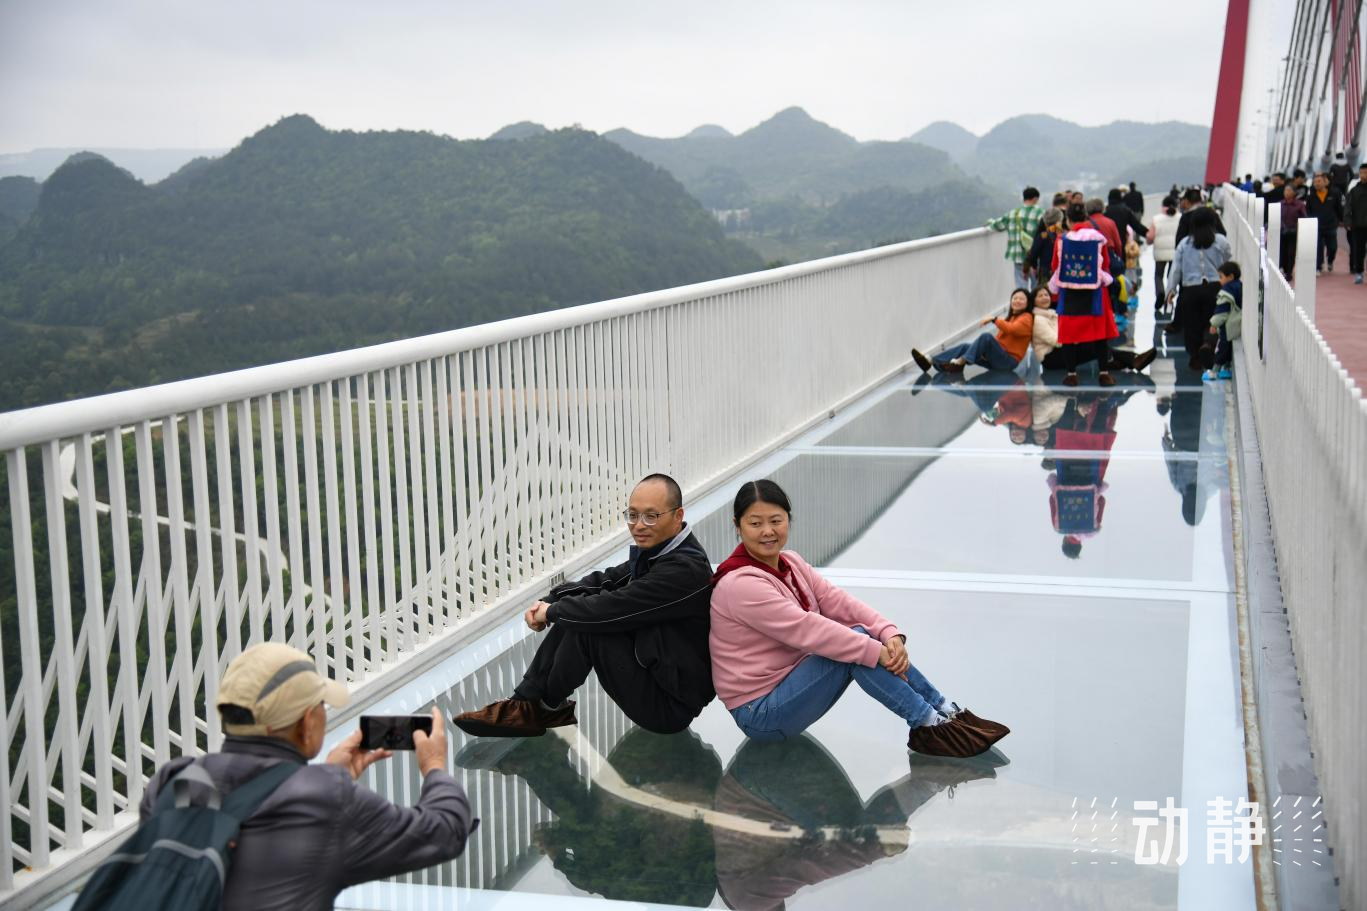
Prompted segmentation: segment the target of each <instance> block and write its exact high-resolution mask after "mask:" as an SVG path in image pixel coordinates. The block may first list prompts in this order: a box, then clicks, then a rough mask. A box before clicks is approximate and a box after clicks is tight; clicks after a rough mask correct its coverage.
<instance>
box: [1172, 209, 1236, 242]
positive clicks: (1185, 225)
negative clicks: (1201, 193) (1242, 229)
mask: <svg viewBox="0 0 1367 911" xmlns="http://www.w3.org/2000/svg"><path fill="white" fill-rule="evenodd" d="M1195 211H1196V206H1192V207H1191V208H1190V209H1188V210H1187V211H1185V212H1183V213H1182V217H1181V218H1179V219H1177V237H1176V238H1175V239H1174V240H1173V242H1172V244H1173V247H1174V248H1175V247H1176V246H1177V245H1178V244H1180V243H1181V242H1182V238H1184V237H1186V236H1187V235H1188V234H1190V233H1191V213H1193V212H1195ZM1215 233H1216V234H1224V235H1226V236H1228V234H1229V232H1228V231H1226V230H1225V223H1224V222H1223V221H1221V219H1220V216H1219V215H1216V216H1215Z"/></svg>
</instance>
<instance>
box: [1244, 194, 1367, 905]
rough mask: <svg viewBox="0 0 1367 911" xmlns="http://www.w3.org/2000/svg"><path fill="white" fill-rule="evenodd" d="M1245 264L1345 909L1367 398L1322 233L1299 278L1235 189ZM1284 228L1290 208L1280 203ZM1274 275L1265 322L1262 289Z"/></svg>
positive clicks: (1251, 386) (1268, 454) (1294, 624)
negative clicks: (1327, 272) (1318, 324)
mask: <svg viewBox="0 0 1367 911" xmlns="http://www.w3.org/2000/svg"><path fill="white" fill-rule="evenodd" d="M1223 193H1224V223H1225V227H1226V229H1227V230H1228V231H1229V238H1230V241H1231V243H1232V245H1233V249H1234V256H1235V258H1236V259H1237V260H1238V262H1239V265H1240V268H1241V269H1242V271H1243V275H1244V325H1243V342H1242V344H1243V352H1244V358H1243V363H1244V366H1245V371H1244V374H1243V379H1244V380H1245V382H1246V385H1247V386H1248V389H1247V391H1248V393H1249V394H1250V398H1251V402H1252V406H1253V413H1254V418H1255V420H1256V422H1257V425H1258V438H1259V443H1260V448H1261V454H1262V467H1263V477H1264V481H1265V486H1266V490H1267V499H1268V509H1269V512H1270V514H1271V517H1272V537H1273V541H1274V543H1275V547H1276V551H1277V568H1278V572H1279V574H1280V577H1281V587H1282V598H1283V601H1284V603H1285V605H1286V610H1287V616H1288V619H1289V622H1290V627H1291V634H1292V639H1293V642H1294V643H1295V652H1296V666H1297V670H1298V672H1299V674H1300V677H1301V695H1302V697H1303V698H1304V700H1305V705H1306V717H1307V720H1308V727H1309V732H1310V741H1311V744H1312V748H1313V751H1314V755H1315V770H1316V772H1317V773H1318V774H1319V781H1320V786H1321V790H1322V791H1323V793H1324V797H1325V802H1324V816H1325V821H1326V822H1327V823H1328V827H1329V831H1330V833H1331V836H1332V838H1333V842H1334V845H1335V851H1334V861H1335V866H1336V868H1337V873H1338V875H1339V880H1340V883H1339V889H1340V895H1341V898H1342V900H1343V905H1344V907H1345V908H1361V907H1364V905H1367V866H1364V864H1365V862H1367V815H1364V812H1365V811H1367V806H1364V805H1363V792H1364V789H1365V788H1364V783H1367V547H1364V542H1367V403H1364V401H1363V398H1362V390H1361V388H1359V386H1358V385H1357V384H1356V383H1355V382H1354V381H1353V380H1352V379H1351V378H1350V377H1349V376H1348V373H1347V372H1346V371H1345V370H1344V369H1343V367H1342V365H1340V363H1339V361H1338V358H1336V357H1335V356H1334V354H1333V352H1332V351H1330V350H1329V346H1328V345H1326V344H1325V342H1324V339H1323V337H1321V335H1320V333H1319V332H1318V331H1317V330H1316V329H1315V323H1314V314H1315V303H1314V299H1315V293H1314V292H1315V233H1316V225H1315V222H1314V220H1313V219H1309V220H1305V219H1303V220H1302V221H1301V222H1300V224H1301V225H1302V226H1303V227H1301V229H1300V231H1299V232H1298V233H1299V236H1298V238H1297V244H1298V248H1297V251H1296V269H1295V275H1296V278H1297V282H1296V288H1295V289H1294V290H1293V289H1292V288H1291V287H1290V285H1288V283H1287V281H1286V279H1285V278H1284V277H1283V276H1282V274H1281V271H1280V270H1279V268H1278V258H1279V254H1280V250H1279V249H1278V247H1279V244H1276V243H1274V244H1271V245H1270V246H1266V247H1265V246H1264V244H1263V243H1262V240H1263V216H1264V212H1265V208H1264V204H1263V201H1262V200H1260V199H1258V198H1256V197H1254V196H1253V195H1251V194H1249V193H1244V192H1243V191H1241V190H1237V189H1235V188H1233V187H1231V186H1228V185H1226V186H1225V187H1224V188H1223ZM1267 214H1268V215H1269V216H1270V218H1269V221H1268V225H1267V236H1268V237H1272V238H1277V237H1279V236H1280V221H1281V219H1280V206H1274V207H1272V209H1271V211H1270V212H1268V213H1267ZM1259 275H1261V276H1262V283H1263V296H1262V308H1261V321H1260V318H1259V312H1260V311H1259V307H1258V296H1257V288H1258V282H1257V278H1258V276H1259Z"/></svg>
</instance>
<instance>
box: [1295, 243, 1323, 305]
mask: <svg viewBox="0 0 1367 911" xmlns="http://www.w3.org/2000/svg"><path fill="white" fill-rule="evenodd" d="M1296 228H1297V231H1296V306H1297V307H1300V308H1301V309H1302V310H1304V311H1305V316H1306V318H1307V319H1309V320H1310V322H1311V323H1314V322H1315V245H1316V244H1317V243H1318V242H1319V234H1320V223H1319V220H1318V219H1314V218H1302V219H1300V220H1299V221H1297V222H1296Z"/></svg>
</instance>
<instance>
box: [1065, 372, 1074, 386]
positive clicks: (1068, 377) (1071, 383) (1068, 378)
mask: <svg viewBox="0 0 1367 911" xmlns="http://www.w3.org/2000/svg"><path fill="white" fill-rule="evenodd" d="M1063 385H1065V386H1076V385H1077V374H1076V373H1069V374H1067V375H1066V376H1064V378H1063Z"/></svg>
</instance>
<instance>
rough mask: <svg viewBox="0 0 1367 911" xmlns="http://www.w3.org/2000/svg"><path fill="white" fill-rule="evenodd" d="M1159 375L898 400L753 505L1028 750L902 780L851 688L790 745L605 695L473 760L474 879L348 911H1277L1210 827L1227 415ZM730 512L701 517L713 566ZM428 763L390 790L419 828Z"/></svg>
mask: <svg viewBox="0 0 1367 911" xmlns="http://www.w3.org/2000/svg"><path fill="white" fill-rule="evenodd" d="M1163 365H1164V362H1163V361H1160V363H1159V365H1156V366H1155V368H1154V370H1153V371H1151V372H1152V374H1153V376H1154V377H1156V380H1150V379H1149V378H1148V377H1145V378H1144V381H1143V382H1139V383H1136V384H1133V385H1129V386H1120V387H1117V388H1116V389H1114V390H1109V391H1104V390H1097V389H1085V388H1084V389H1073V390H1067V389H1060V388H1054V387H1049V386H1042V385H1040V384H1038V383H1036V382H1031V383H1029V384H1026V385H1018V384H1016V383H1015V378H1014V377H1012V378H1009V379H1008V380H1007V381H1005V382H1000V381H997V382H993V381H990V380H991V379H994V378H989V381H983V380H979V381H977V382H974V381H973V380H969V381H968V382H966V383H964V384H962V385H959V384H951V385H948V386H947V385H945V384H940V383H924V382H923V383H921V384H920V385H919V386H918V385H917V384H916V383H915V382H914V381H913V382H907V381H899V382H896V383H891V384H889V385H888V386H886V387H884V388H883V389H881V390H880V391H878V392H877V393H875V394H873V395H871V396H870V397H869V398H868V399H867V400H866V401H864V402H862V403H859V404H857V405H856V406H854V407H853V408H851V409H849V410H848V411H847V412H846V413H844V414H842V415H841V416H839V418H837V419H836V420H834V421H832V422H830V423H829V424H827V425H825V426H823V427H822V428H820V429H818V430H816V431H813V432H812V433H809V434H807V435H806V436H805V437H803V438H801V439H799V440H796V441H795V442H794V443H793V444H792V445H791V446H789V447H787V448H785V449H784V450H782V451H780V452H776V453H774V454H772V455H771V456H770V457H769V458H768V459H767V461H766V462H764V463H763V464H761V465H760V466H757V467H756V468H754V469H753V470H752V471H750V472H748V473H747V475H746V476H747V477H750V476H769V477H773V478H775V479H776V480H778V481H779V483H780V484H782V485H783V486H784V487H785V488H786V489H787V491H788V493H789V494H790V496H791V497H792V499H793V503H794V511H795V524H794V529H793V535H792V539H791V546H792V547H793V548H794V549H795V550H797V551H799V552H800V553H802V554H804V555H805V556H806V557H807V558H808V559H809V560H810V561H811V562H812V563H813V564H814V565H817V566H820V567H822V568H823V571H824V572H825V573H826V574H827V576H828V577H829V578H831V579H832V580H833V581H836V582H837V583H838V584H840V585H843V586H845V587H846V588H848V589H849V590H851V591H852V592H853V593H854V594H856V595H857V596H858V597H860V598H862V599H863V600H865V601H867V602H868V603H870V604H872V605H873V606H874V607H875V608H876V609H878V610H879V611H880V612H882V613H884V614H885V615H887V616H889V617H890V618H891V619H893V620H894V622H896V623H897V624H898V625H899V627H901V628H902V629H904V630H907V631H908V633H909V642H908V647H909V650H910V652H911V655H912V659H913V661H915V662H916V663H917V665H918V666H919V667H920V668H921V670H922V671H924V672H925V673H926V674H927V676H928V677H929V678H930V679H931V680H932V681H934V682H935V683H936V685H937V686H938V687H940V688H941V689H942V690H944V691H945V692H947V693H949V694H950V695H951V697H952V698H955V699H956V700H958V701H960V702H962V703H966V704H968V705H969V706H971V707H973V708H974V709H975V710H978V711H980V712H981V713H982V714H984V715H986V716H987V717H993V718H1000V719H1002V720H1003V721H1006V722H1007V723H1008V724H1010V725H1011V727H1012V729H1013V733H1012V734H1011V735H1010V736H1009V737H1007V738H1006V739H1005V740H1004V741H1002V743H1001V744H999V749H998V750H997V751H994V752H993V753H991V754H988V755H987V756H985V757H981V758H979V759H977V760H973V761H968V762H964V761H949V760H933V759H930V758H928V757H922V756H916V755H911V756H910V757H908V754H907V753H906V751H905V749H904V747H903V743H904V739H905V732H904V730H900V727H901V723H900V722H899V721H898V720H897V719H896V718H894V717H893V716H891V715H890V714H888V713H887V712H886V711H885V710H883V709H881V708H880V707H879V706H877V705H876V704H875V703H873V702H872V701H871V700H870V699H868V698H867V697H866V696H865V695H864V694H863V693H861V692H859V691H858V690H857V689H851V690H850V691H849V692H847V693H846V695H845V696H844V697H843V698H842V700H841V701H840V703H839V704H838V706H837V707H836V709H835V710H833V711H832V712H831V713H830V714H828V715H827V717H825V718H823V719H822V720H820V721H819V722H817V724H815V725H814V726H813V727H812V728H811V729H810V730H809V731H808V732H807V734H806V735H804V736H803V737H801V738H799V739H797V740H793V741H789V742H786V743H782V744H777V745H759V744H754V743H750V742H747V741H745V739H744V738H743V736H742V735H741V734H740V732H739V731H738V730H737V729H736V727H735V725H734V723H733V722H732V720H731V718H730V716H729V715H728V714H727V713H726V712H725V710H724V709H723V708H722V707H721V705H720V703H717V702H715V701H714V702H713V703H712V704H711V705H710V706H709V707H708V708H707V709H706V710H705V711H704V712H703V714H702V715H701V716H700V717H699V718H698V719H697V721H695V723H694V725H693V726H692V729H691V730H690V731H687V732H684V733H683V734H679V735H673V736H668V737H666V736H660V735H655V734H651V733H648V732H645V731H642V730H639V729H636V728H634V727H633V726H632V725H631V723H630V722H628V721H627V720H626V718H625V717H624V716H623V715H622V714H621V713H620V711H618V710H617V709H616V707H615V706H613V705H612V704H611V702H610V701H609V700H607V699H606V697H605V696H604V695H603V694H602V692H601V690H600V689H599V688H598V687H597V685H596V683H595V682H594V681H592V680H590V683H589V684H588V685H587V686H586V687H585V688H584V689H582V690H581V691H580V693H579V697H578V698H579V709H578V716H579V719H580V723H579V725H578V726H577V727H572V728H563V729H559V730H556V731H553V732H551V733H550V734H548V735H547V736H545V737H541V738H532V739H529V740H478V739H471V738H467V737H465V736H464V735H463V734H460V733H459V732H453V740H454V748H455V751H456V756H457V765H458V766H459V767H460V768H458V769H457V775H458V776H459V777H460V778H461V780H462V781H463V783H464V785H465V787H466V789H467V791H468V792H469V794H470V797H471V800H472V801H473V802H474V804H475V807H476V812H477V813H478V814H479V815H480V816H481V817H482V819H483V824H482V826H481V828H480V829H479V831H478V832H477V833H476V836H475V838H474V840H473V841H472V842H471V844H470V846H469V848H468V849H467V851H466V853H465V855H464V856H462V857H461V858H459V859H458V860H457V861H455V862H453V863H452V864H449V865H447V866H445V867H441V868H435V869H432V870H428V871H424V872H421V873H417V874H413V875H410V876H406V877H401V878H400V881H396V882H392V883H377V884H371V885H368V886H363V887H359V888H357V889H353V890H351V891H350V892H348V893H346V894H345V895H344V896H343V900H342V901H341V902H340V903H339V907H357V908H420V907H421V908H425V907H451V906H453V905H454V906H459V907H462V908H485V907H491V908H492V907H498V908H518V907H524V906H525V907H568V906H574V905H577V904H579V903H581V902H587V901H589V900H594V901H595V902H597V901H601V899H596V898H594V897H603V898H607V899H613V900H618V901H625V902H634V903H644V904H647V905H672V906H691V907H709V906H710V907H731V908H780V907H790V908H835V907H867V906H872V905H874V904H879V905H882V904H887V903H889V902H892V903H895V904H896V905H897V906H899V907H900V906H914V907H927V908H1003V907H1048V908H1100V907H1124V908H1131V909H1172V908H1202V909H1204V908H1215V907H1218V908H1245V907H1253V880H1252V872H1251V864H1248V863H1245V864H1237V863H1236V864H1229V865H1226V864H1223V863H1216V864H1208V863H1206V862H1205V860H1206V858H1205V837H1206V822H1205V807H1206V801H1207V800H1211V799H1214V798H1217V797H1222V798H1226V799H1230V800H1238V799H1239V798H1241V797H1245V798H1246V797H1247V789H1246V784H1245V760H1244V751H1243V728H1242V715H1241V711H1240V701H1239V687H1238V665H1237V649H1236V643H1237V625H1236V621H1235V613H1234V597H1233V594H1232V589H1233V575H1232V570H1231V565H1232V558H1231V555H1230V533H1229V527H1230V526H1229V522H1230V519H1229V477H1228V467H1227V450H1226V441H1225V412H1226V405H1227V402H1226V393H1225V390H1224V389H1223V388H1222V387H1219V386H1207V387H1205V388H1204V389H1203V388H1202V387H1201V386H1200V384H1199V381H1196V382H1193V380H1194V377H1193V376H1192V375H1190V374H1189V372H1188V371H1186V368H1185V365H1184V364H1183V365H1180V368H1174V367H1173V366H1172V364H1171V362H1170V361H1168V362H1167V363H1166V369H1164V366H1163ZM913 393H914V394H913ZM1027 421H1028V422H1029V423H1028V424H1027V423H1026V422H1027ZM1036 431H1043V432H1041V433H1038V434H1037V433H1036ZM733 492H734V485H723V489H720V490H718V491H717V492H715V493H714V494H712V495H710V496H709V497H707V498H705V499H703V500H701V501H699V502H697V503H693V504H689V518H690V521H691V522H692V523H693V525H694V527H695V529H696V530H697V531H698V532H699V535H700V538H701V539H702V540H703V542H704V544H705V546H706V547H707V548H708V551H709V553H710V554H712V555H713V558H714V559H716V558H718V557H719V555H723V554H725V553H726V552H727V551H729V550H730V549H731V547H732V546H734V540H735V539H734V536H733V533H732V530H731V528H730V524H729V512H728V505H729V499H730V495H731V493H733ZM536 643H537V637H536V636H535V635H533V634H530V633H529V632H528V631H527V630H526V629H525V627H522V626H521V624H520V621H517V620H512V621H510V622H509V623H507V624H505V625H504V626H503V627H502V628H500V629H499V630H498V631H496V632H495V633H492V634H490V635H489V636H488V637H486V638H485V639H484V640H481V641H480V642H477V643H475V644H473V645H471V646H469V647H467V648H466V649H464V650H463V651H462V652H460V653H459V654H458V655H457V656H455V657H453V658H452V659H450V660H448V661H447V662H445V663H444V664H443V665H442V666H441V667H439V668H437V669H435V670H433V671H432V672H429V673H428V674H427V675H426V676H425V677H423V678H422V679H420V680H419V681H417V683H416V684H415V685H414V686H412V687H409V688H407V689H406V690H405V692H404V693H402V694H399V695H396V696H394V697H392V698H391V699H388V700H386V701H385V702H384V703H383V704H381V705H378V706H376V707H374V709H373V710H374V711H395V712H397V711H414V710H418V709H419V708H420V707H422V706H423V705H427V704H430V703H432V702H433V701H435V702H436V703H437V704H438V705H439V706H441V707H442V708H443V710H444V711H445V712H447V713H448V717H449V715H450V714H454V713H456V712H460V711H463V710H466V709H469V708H473V707H477V706H479V705H482V704H484V703H486V702H489V701H491V700H493V699H496V698H501V697H503V696H506V695H507V694H508V693H509V692H510V691H511V689H512V687H513V685H514V684H515V683H516V681H517V679H518V678H519V676H520V673H521V670H522V669H523V668H524V667H525V666H526V664H527V662H528V661H529V660H530V657H531V654H532V652H533V650H534V648H535V646H536ZM408 761H409V757H397V758H396V759H395V760H393V761H391V762H389V763H386V764H381V765H380V766H377V767H375V768H373V769H372V770H371V772H370V773H368V774H370V775H371V776H372V778H371V784H372V786H373V787H375V788H376V789H377V790H379V791H381V792H382V793H386V794H389V795H392V796H394V797H395V798H396V799H399V800H409V799H411V797H412V796H413V795H414V794H416V792H417V790H418V787H419V780H418V777H417V773H416V770H415V769H413V768H412V767H411V765H410V764H409V763H408ZM1167 798H1172V799H1173V800H1174V802H1175V803H1176V804H1177V805H1178V806H1181V807H1186V808H1188V812H1189V814H1190V815H1189V818H1188V822H1187V825H1186V832H1187V836H1188V843H1189V857H1188V859H1187V860H1186V862H1185V863H1184V864H1182V865H1178V864H1176V863H1175V862H1173V863H1168V864H1166V865H1161V864H1160V865H1153V866H1144V865H1138V864H1136V863H1135V861H1134V854H1135V847H1136V844H1137V841H1138V834H1137V833H1138V828H1137V826H1136V824H1135V818H1136V817H1137V816H1143V815H1149V814H1145V813H1142V812H1137V811H1136V810H1135V809H1134V802H1135V801H1136V800H1154V801H1157V802H1158V803H1159V805H1162V804H1163V803H1164V802H1165V800H1166V799H1167Z"/></svg>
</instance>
